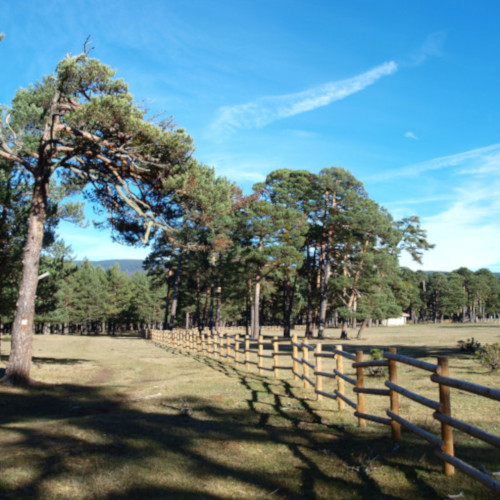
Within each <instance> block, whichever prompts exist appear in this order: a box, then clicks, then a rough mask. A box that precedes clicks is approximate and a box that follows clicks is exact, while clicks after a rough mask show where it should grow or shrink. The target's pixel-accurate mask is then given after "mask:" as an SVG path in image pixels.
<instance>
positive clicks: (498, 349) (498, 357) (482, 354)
mask: <svg viewBox="0 0 500 500" xmlns="http://www.w3.org/2000/svg"><path fill="white" fill-rule="evenodd" d="M477 357H478V358H479V362H480V363H481V364H482V365H483V366H487V367H488V368H489V369H490V370H491V371H495V370H497V369H498V368H500V344H499V343H496V344H485V346H484V347H482V348H481V349H479V351H478V352H477Z"/></svg>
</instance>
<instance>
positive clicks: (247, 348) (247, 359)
mask: <svg viewBox="0 0 500 500" xmlns="http://www.w3.org/2000/svg"><path fill="white" fill-rule="evenodd" d="M245 369H246V370H247V371H248V370H250V339H249V338H245Z"/></svg>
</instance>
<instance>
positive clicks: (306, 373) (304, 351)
mask: <svg viewBox="0 0 500 500" xmlns="http://www.w3.org/2000/svg"><path fill="white" fill-rule="evenodd" d="M304 361H306V363H304ZM308 361H309V348H308V347H307V346H305V345H303V346H302V375H303V377H304V379H303V380H304V382H303V383H304V387H308V385H309V382H308V381H307V378H309V365H308V364H307V362H308Z"/></svg>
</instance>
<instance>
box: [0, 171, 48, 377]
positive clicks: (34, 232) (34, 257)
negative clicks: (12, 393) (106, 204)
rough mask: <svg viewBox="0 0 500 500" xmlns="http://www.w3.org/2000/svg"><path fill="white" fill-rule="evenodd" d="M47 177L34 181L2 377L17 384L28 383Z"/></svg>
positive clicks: (45, 214) (45, 211)
mask: <svg viewBox="0 0 500 500" xmlns="http://www.w3.org/2000/svg"><path fill="white" fill-rule="evenodd" d="M47 198H48V180H46V181H44V180H41V181H37V182H36V183H35V187H34V190H33V200H32V204H31V209H30V215H29V218H28V236H27V239H26V243H25V245H24V253H23V274H22V279H21V285H20V287H19V295H18V299H17V303H16V315H15V318H14V323H13V326H12V340H11V351H10V356H9V363H8V365H7V369H6V371H5V376H4V378H3V379H2V381H3V382H4V383H7V384H12V385H17V384H28V383H29V382H30V369H31V357H32V344H33V317H34V314H35V298H36V289H37V286H38V266H39V263H40V254H41V251H42V242H43V232H44V227H45V220H46V218H47Z"/></svg>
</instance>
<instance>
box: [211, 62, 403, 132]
mask: <svg viewBox="0 0 500 500" xmlns="http://www.w3.org/2000/svg"><path fill="white" fill-rule="evenodd" d="M397 68H398V66H397V64H396V63H395V62H394V61H390V62H386V63H384V64H381V65H379V66H376V67H375V68H372V69H371V70H369V71H367V72H365V73H362V74H360V75H357V76H354V77H352V78H348V79H346V80H339V81H334V82H329V83H327V84H325V85H321V86H318V87H313V88H311V89H308V90H304V91H302V92H297V93H295V94H285V95H278V96H267V97H261V98H259V99H256V100H255V101H252V102H249V103H246V104H239V105H235V106H223V107H222V108H220V109H219V110H218V112H217V115H216V118H215V120H214V122H213V123H212V125H211V127H210V128H211V130H212V131H214V132H217V133H220V132H221V131H225V132H231V131H234V130H236V129H241V128H259V127H263V126H265V125H267V124H269V123H271V122H273V121H275V120H280V119H283V118H288V117H290V116H294V115H297V114H300V113H305V112H306V111H312V110H313V109H317V108H320V107H322V106H327V105H328V104H331V103H332V102H334V101H339V100H341V99H344V98H346V97H347V96H350V95H352V94H355V93H356V92H359V91H361V90H363V89H365V88H366V87H368V86H370V85H372V84H374V83H375V82H376V81H377V80H379V79H380V78H382V77H383V76H387V75H390V74H392V73H394V72H395V71H397Z"/></svg>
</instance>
